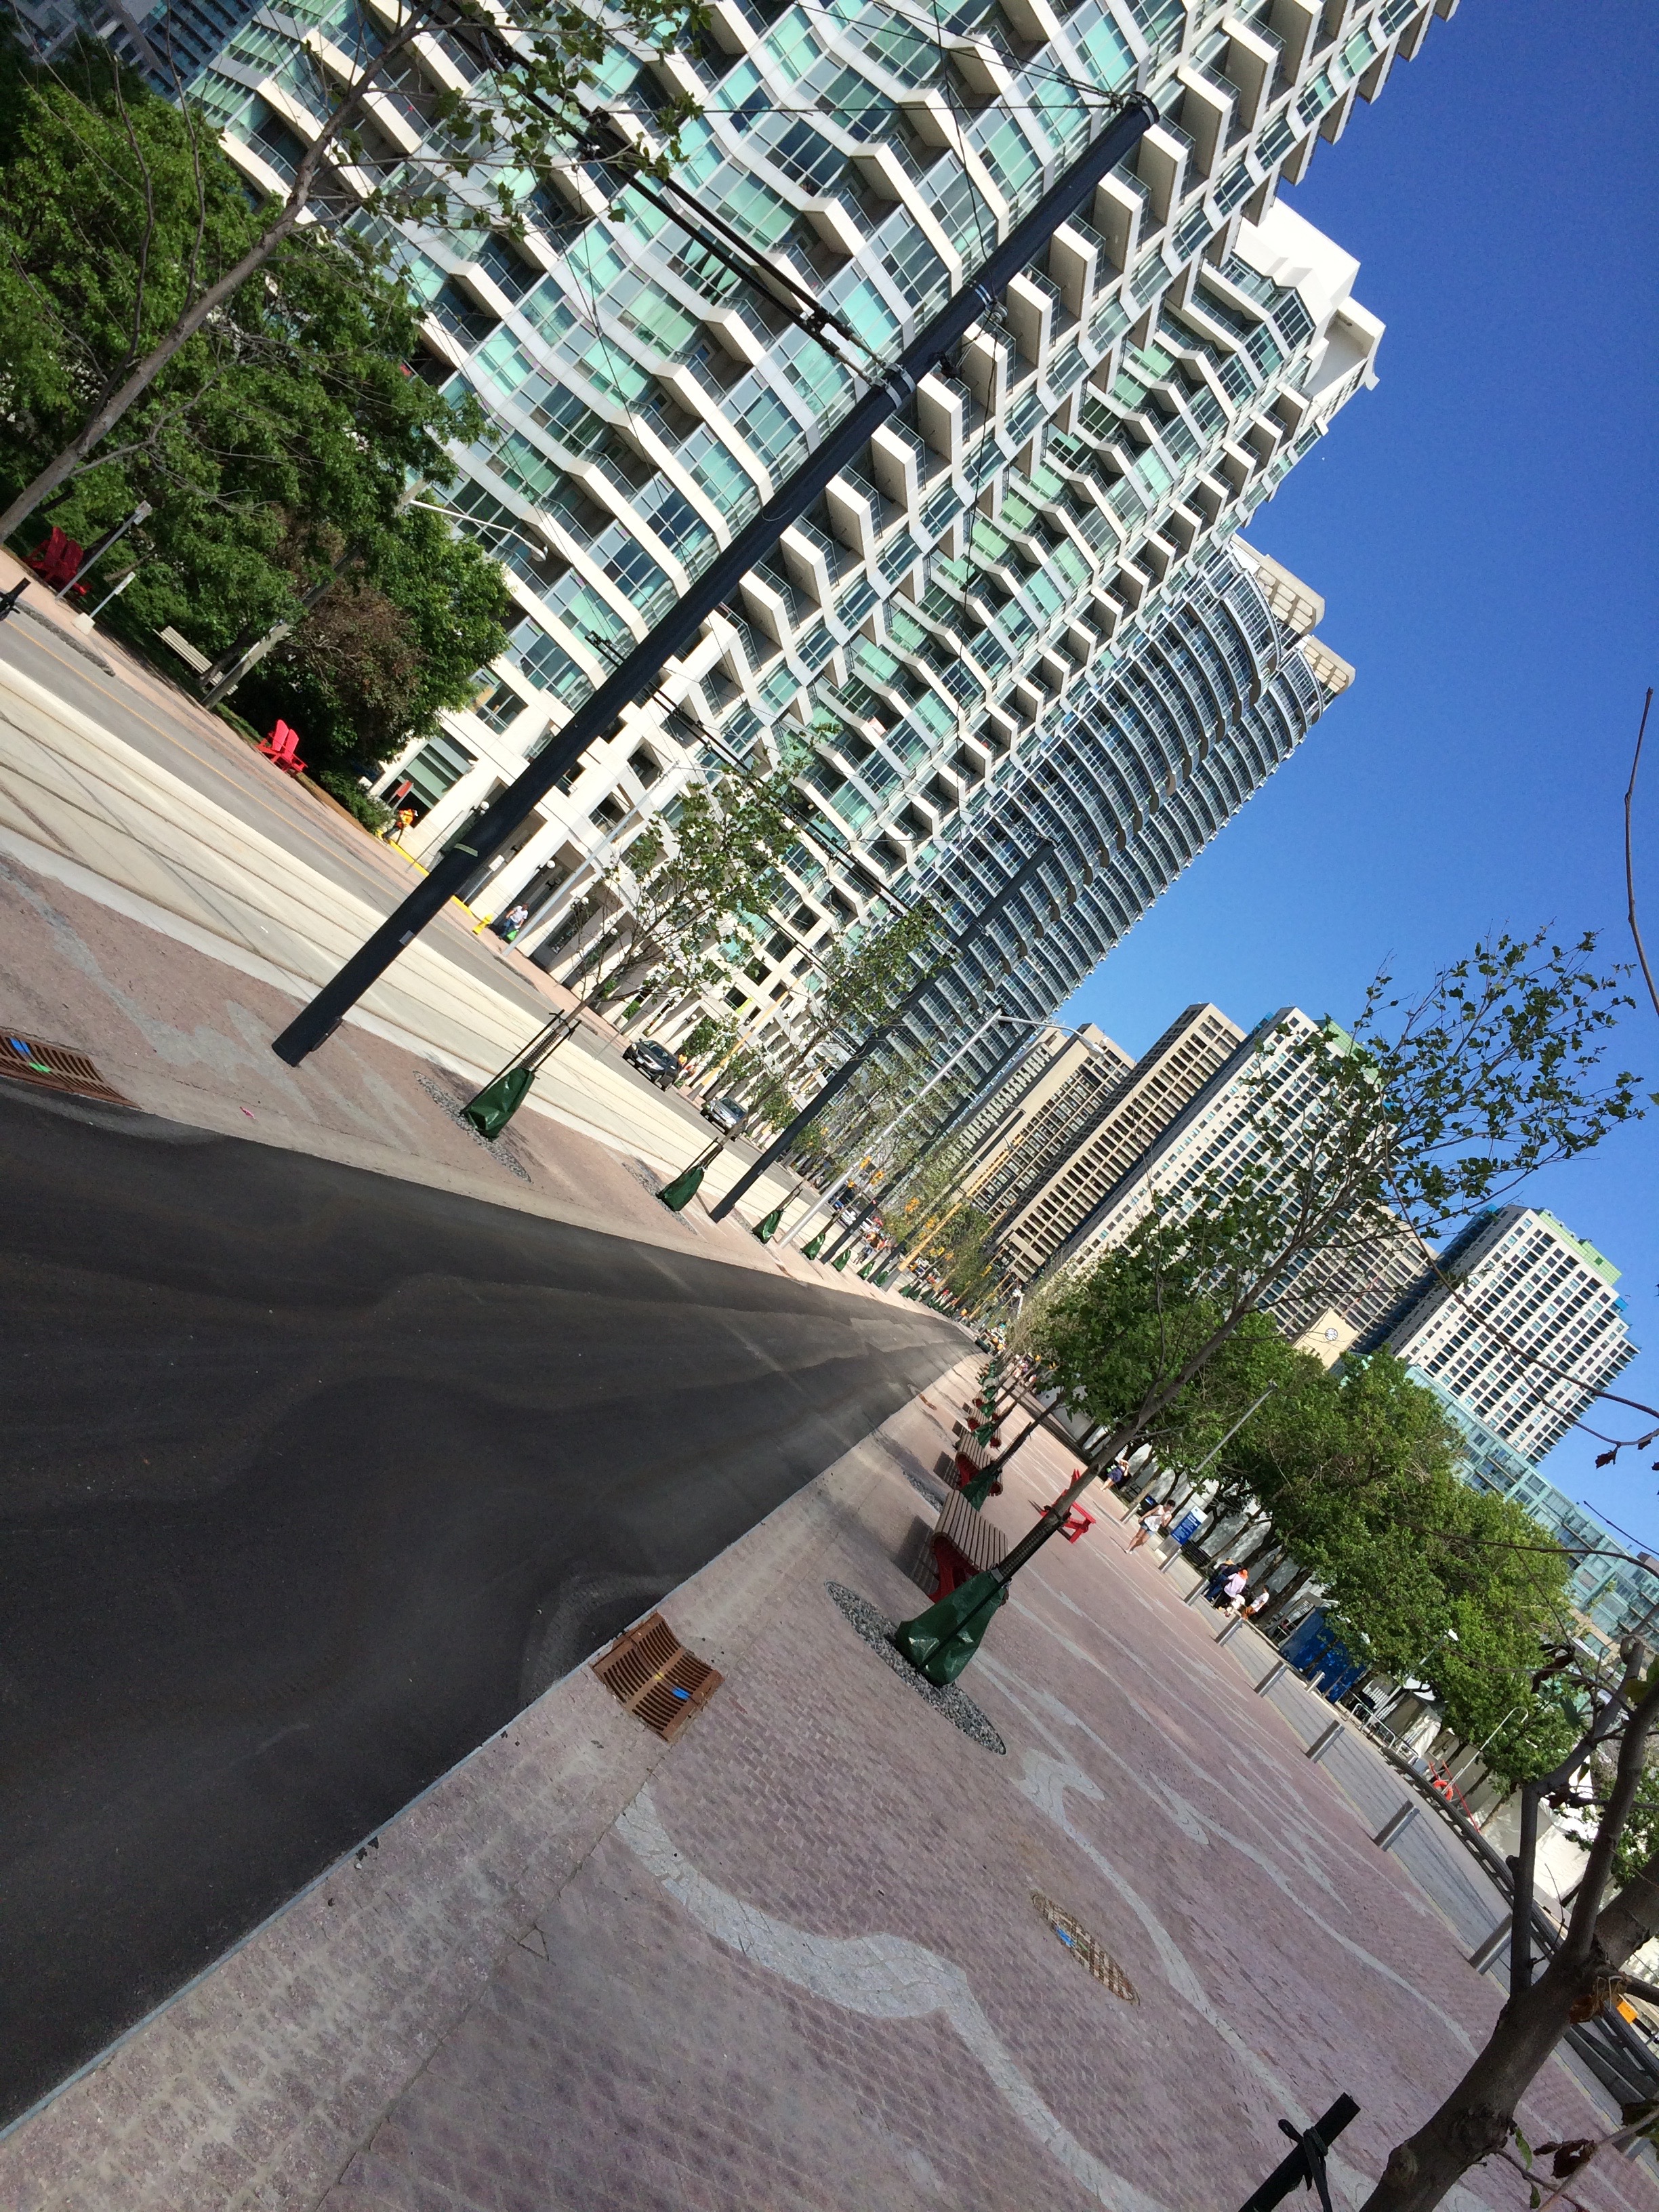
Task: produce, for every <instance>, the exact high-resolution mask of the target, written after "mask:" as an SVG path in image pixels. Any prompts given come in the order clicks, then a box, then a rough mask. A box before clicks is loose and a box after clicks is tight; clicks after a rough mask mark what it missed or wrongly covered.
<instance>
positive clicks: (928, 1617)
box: [889, 1574, 1008, 1689]
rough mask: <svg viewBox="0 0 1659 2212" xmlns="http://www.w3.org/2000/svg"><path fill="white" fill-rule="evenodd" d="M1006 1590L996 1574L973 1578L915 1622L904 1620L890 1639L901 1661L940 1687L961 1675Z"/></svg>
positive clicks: (919, 1614)
mask: <svg viewBox="0 0 1659 2212" xmlns="http://www.w3.org/2000/svg"><path fill="white" fill-rule="evenodd" d="M1007 1595H1008V1593H1007V1589H1006V1586H1005V1585H1004V1583H1002V1581H1001V1580H1000V1577H998V1576H996V1575H994V1574H984V1575H975V1576H973V1577H970V1578H969V1580H968V1581H967V1582H965V1583H962V1584H961V1586H960V1587H959V1588H958V1589H953V1590H952V1591H951V1594H950V1595H949V1596H948V1597H942V1598H940V1600H939V1602H938V1604H937V1605H930V1606H929V1607H928V1608H927V1612H926V1613H918V1614H917V1615H916V1617H915V1620H902V1621H901V1622H900V1623H899V1625H898V1626H897V1627H896V1629H895V1630H894V1631H893V1633H892V1636H891V1638H890V1639H889V1640H890V1643H891V1644H892V1646H893V1649H894V1650H896V1652H897V1653H898V1655H899V1656H900V1657H901V1658H902V1659H908V1661H909V1662H910V1664H911V1666H913V1667H914V1668H915V1670H916V1672H917V1674H923V1675H926V1677H927V1680H929V1681H930V1682H933V1683H934V1684H936V1685H937V1686H938V1687H939V1688H940V1689H943V1688H944V1687H945V1685H946V1683H948V1682H954V1681H955V1680H956V1679H957V1675H958V1674H961V1672H962V1670H963V1668H964V1667H965V1666H966V1665H967V1664H968V1662H969V1660H970V1659H971V1658H972V1657H973V1656H974V1654H975V1652H976V1651H977V1650H979V1647H980V1645H981V1644H982V1643H983V1642H984V1640H985V1632H986V1630H987V1628H988V1627H989V1626H990V1625H991V1621H992V1619H993V1617H994V1614H995V1613H996V1609H997V1607H999V1606H1000V1605H1002V1604H1004V1603H1005V1602H1006V1599H1007Z"/></svg>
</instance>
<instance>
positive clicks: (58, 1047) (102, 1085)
mask: <svg viewBox="0 0 1659 2212" xmlns="http://www.w3.org/2000/svg"><path fill="white" fill-rule="evenodd" d="M0 1075H11V1076H15V1077H16V1078H17V1079H18V1080H19V1081H20V1082H22V1083H32V1084H33V1085H34V1086H35V1088H36V1090H37V1091H73V1092H74V1093H75V1095H76V1097H79V1098H106V1099H107V1100H108V1101H109V1103H110V1104H111V1105H112V1106H130V1105H131V1103H132V1102H131V1099H130V1098H124V1097H122V1096H121V1094H120V1092H119V1091H112V1089H111V1088H110V1086H109V1085H108V1084H107V1083H106V1082H105V1080H104V1079H103V1077H102V1076H101V1075H100V1073H98V1070H97V1069H96V1068H95V1067H94V1066H93V1064H92V1062H91V1061H90V1060H88V1058H87V1056H86V1054H85V1053H83V1052H75V1051H73V1050H71V1048H70V1047H69V1046H68V1045H66V1044H42V1043H41V1042H40V1040H39V1039H38V1038H35V1037H25V1036H14V1035H13V1033H12V1032H11V1030H0Z"/></svg>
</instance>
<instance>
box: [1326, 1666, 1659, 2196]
mask: <svg viewBox="0 0 1659 2212" xmlns="http://www.w3.org/2000/svg"><path fill="white" fill-rule="evenodd" d="M1644 1702H1645V1701H1644ZM1638 1717H1640V1716H1638ZM1641 1733H1642V1735H1645V1733H1646V1729H1645V1727H1644V1728H1643V1729H1642V1731H1641ZM1640 1748H1641V1747H1640V1741H1639V1739H1638V1743H1637V1745H1636V1747H1635V1754H1636V1755H1635V1757H1634V1759H1628V1760H1627V1759H1626V1756H1625V1755H1624V1754H1622V1753H1621V1758H1620V1785H1621V1787H1622V1786H1623V1785H1624V1784H1625V1783H1626V1780H1627V1779H1628V1781H1629V1782H1630V1784H1631V1785H1632V1789H1633V1783H1634V1776H1635V1773H1636V1771H1639V1766H1640ZM1626 1765H1629V1766H1630V1769H1631V1772H1630V1775H1629V1776H1628V1777H1626V1771H1625V1770H1626ZM1628 1812H1629V1807H1628V1803H1626V1805H1625V1806H1624V1807H1623V1808H1622V1810H1621V1811H1619V1812H1615V1811H1614V1808H1613V1807H1609V1814H1613V1820H1612V1822H1611V1825H1612V1826H1613V1835H1612V1836H1611V1837H1609V1836H1608V1835H1607V1833H1606V1830H1607V1826H1608V1825H1609V1818H1608V1815H1607V1814H1604V1815H1603V1832H1602V1833H1600V1834H1598V1836H1597V1838H1596V1841H1595V1844H1593V1845H1592V1846H1591V1859H1590V1863H1589V1866H1587V1867H1586V1869H1585V1880H1586V1881H1587V1882H1589V1881H1591V1880H1592V1879H1593V1880H1594V1881H1595V1885H1596V1887H1598V1888H1599V1887H1600V1884H1601V1881H1602V1879H1603V1878H1604V1877H1605V1874H1606V1869H1607V1865H1608V1864H1609V1863H1611V1858H1612V1844H1613V1842H1614V1841H1616V1839H1617V1835H1618V1833H1619V1832H1620V1831H1621V1830H1622V1829H1623V1826H1624V1824H1625V1820H1626V1818H1627V1817H1628ZM1589 1909H1590V1905H1589V1900H1587V1899H1586V1898H1585V1897H1584V1896H1583V1894H1581V1896H1580V1898H1579V1900H1578V1905H1577V1908H1576V1909H1575V1911H1574V1914H1573V1918H1572V1922H1571V1925H1570V1927H1569V1929H1568V1940H1567V1942H1566V1943H1565V1945H1564V1946H1563V1948H1561V1950H1559V1952H1558V1953H1557V1954H1556V1955H1555V1957H1554V1958H1553V1960H1551V1962H1550V1964H1549V1966H1548V1967H1547V1969H1546V1970H1545V1972H1543V1973H1542V1974H1541V1976H1540V1977H1539V1978H1538V1979H1537V1981H1535V1982H1534V1984H1532V1986H1531V1987H1530V1988H1529V1989H1525V1990H1520V1991H1519V1992H1518V1993H1516V1994H1514V1995H1512V1996H1510V2000H1509V2002H1508V2003H1507V2004H1505V2006H1504V2009H1503V2010H1502V2012H1500V2013H1499V2014H1498V2018H1497V2020H1496V2021H1495V2022H1494V2023H1493V2026H1492V2033H1491V2034H1490V2035H1489V2036H1488V2037H1487V2039H1486V2047H1485V2049H1484V2050H1482V2051H1479V2052H1478V2053H1477V2054H1476V2056H1475V2058H1474V2063H1473V2064H1472V2065H1471V2066H1470V2067H1469V2069H1468V2072H1467V2073H1466V2074H1465V2075H1464V2076H1463V2078H1462V2081H1460V2082H1459V2083H1458V2084H1457V2087H1455V2089H1454V2090H1453V2091H1452V2093H1451V2094H1450V2096H1449V2097H1448V2098H1447V2099H1446V2100H1445V2102H1444V2104H1443V2105H1442V2106H1441V2107H1440V2109H1439V2111H1438V2112H1436V2113H1435V2114H1434V2116H1433V2118H1431V2119H1430V2120H1429V2121H1428V2122H1427V2123H1426V2124H1425V2125H1424V2126H1423V2127H1421V2128H1419V2130H1418V2131H1417V2133H1416V2134H1415V2135H1414V2136H1411V2137H1409V2138H1408V2140H1407V2142H1403V2143H1401V2144H1399V2145H1398V2146H1397V2147H1396V2148H1395V2150H1394V2151H1393V2152H1392V2154H1390V2156H1389V2162H1388V2164H1387V2166H1385V2167H1384V2168H1383V2175H1382V2179H1380V2180H1379V2181H1378V2183H1377V2185H1376V2188H1375V2189H1373V2190H1372V2191H1371V2193H1370V2196H1369V2197H1367V2198H1366V2199H1365V2202H1364V2204H1363V2205H1362V2206H1361V2208H1360V2212H1433V2208H1434V2207H1435V2206H1436V2205H1437V2204H1439V2203H1441V2202H1442V2201H1443V2198H1444V2197H1445V2195H1446V2192H1447V2191H1448V2190H1449V2189H1451V2188H1453V2187H1454V2186H1455V2185H1456V2183H1457V2182H1458V2181H1459V2180H1460V2179H1462V2176H1463V2175H1464V2174H1465V2173H1466V2172H1468V2169H1469V2167H1470V2166H1475V2165H1478V2164H1479V2163H1480V2160H1482V2159H1483V2158H1490V2157H1491V2156H1492V2153H1493V2152H1494V2151H1495V2150H1498V2148H1500V2147H1501V2146H1502V2145H1503V2144H1504V2142H1507V2141H1508V2139H1509V2135H1510V2130H1511V2128H1512V2127H1513V2126H1514V2124H1515V2111H1516V2106H1517V2105H1518V2104H1519V2103H1520V2101H1521V2100H1522V2097H1524V2096H1525V2094H1526V2093H1527V2091H1528V2089H1529V2088H1530V2087H1532V2084H1533V2082H1534V2080H1535V2079H1536V2078H1537V2075H1538V2074H1539V2072H1540V2069H1541V2068H1542V2066H1543V2065H1544V2063H1545V2061H1546V2060H1547V2058H1548V2057H1549V2056H1550V2054H1551V2052H1552V2051H1553V2050H1554V2049H1555V2047H1556V2045H1557V2044H1559V2042H1560V2040H1561V2038H1562V2037H1563V2035H1564V2034H1565V2033H1566V2031H1567V2028H1568V2027H1569V2026H1570V2024H1571V2019H1572V2016H1573V2012H1574V2008H1575V2007H1578V2008H1579V2012H1578V2016H1579V2018H1580V2019H1586V2018H1588V2017H1589V2015H1590V2011H1591V2009H1592V2008H1594V2007H1595V2003H1596V2002H1597V2001H1600V2002H1601V2003H1602V2004H1605V2003H1607V2002H1608V2001H1609V2000H1610V1998H1611V1996H1612V1995H1613V1992H1612V1990H1610V1988H1609V1986H1608V1978H1609V1977H1610V1976H1612V1975H1614V1974H1616V1973H1617V1972H1619V1970H1620V1967H1622V1966H1623V1965H1624V1964H1625V1961H1626V1960H1627V1959H1628V1958H1629V1957H1630V1955H1631V1954H1632V1952H1633V1951H1638V1950H1640V1948H1641V1947H1642V1945H1643V1944H1644V1943H1645V1942H1647V1941H1648V1939H1649V1938H1650V1936H1654V1935H1659V1856H1656V1857H1653V1858H1650V1860H1649V1861H1648V1863H1647V1864H1646V1865H1645V1866H1644V1867H1643V1868H1642V1869H1640V1870H1639V1871H1638V1873H1636V1874H1634V1875H1632V1877H1631V1879H1630V1880H1629V1881H1627V1882H1626V1884H1625V1887H1623V1889H1621V1890H1620V1893H1619V1894H1618V1895H1617V1896H1616V1897H1615V1898H1613V1899H1612V1901H1611V1902H1610V1903H1609V1904H1607V1905H1604V1906H1603V1907H1602V1909H1601V1911H1600V1912H1599V1913H1598V1914H1597V1915H1596V1917H1595V1920H1594V1921H1593V1922H1590V1923H1588V1924H1585V1923H1583V1915H1584V1914H1585V1913H1586V1912H1587V1911H1589ZM1575 1939H1577V1955H1575V1950H1574V1945H1575Z"/></svg>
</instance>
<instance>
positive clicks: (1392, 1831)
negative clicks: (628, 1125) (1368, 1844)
mask: <svg viewBox="0 0 1659 2212" xmlns="http://www.w3.org/2000/svg"><path fill="white" fill-rule="evenodd" d="M1422 1809H1423V1808H1422V1807H1421V1806H1420V1805H1414V1804H1413V1805H1402V1806H1401V1808H1400V1810H1399V1811H1398V1812H1397V1813H1390V1814H1389V1817H1388V1819H1387V1820H1384V1822H1383V1825H1382V1826H1381V1827H1380V1828H1379V1829H1378V1830H1377V1832H1376V1834H1375V1835H1374V1836H1373V1837H1372V1838H1371V1841H1372V1842H1373V1843H1374V1844H1376V1848H1377V1849H1378V1850H1380V1851H1386V1850H1388V1848H1389V1844H1392V1843H1393V1842H1394V1840H1395V1837H1396V1836H1403V1835H1404V1834H1405V1832H1406V1831H1407V1828H1409V1827H1410V1826H1411V1824H1412V1822H1413V1820H1415V1819H1416V1818H1417V1816H1418V1814H1419V1812H1421V1810H1422Z"/></svg>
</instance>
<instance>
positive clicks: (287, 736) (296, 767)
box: [259, 722, 306, 775]
mask: <svg viewBox="0 0 1659 2212" xmlns="http://www.w3.org/2000/svg"><path fill="white" fill-rule="evenodd" d="M299 748H300V732H298V731H297V730H295V729H292V728H290V727H289V724H288V723H286V722H278V723H277V725H276V728H275V729H274V730H273V731H272V732H271V733H270V736H269V737H268V738H264V739H263V740H262V741H261V743H260V746H259V750H260V751H261V752H262V753H263V754H264V757H265V758H266V759H267V760H268V761H270V762H271V763H274V765H275V766H276V767H277V768H281V769H287V770H288V773H289V775H304V774H305V766H306V764H305V763H304V762H303V761H302V760H301V758H300V750H299Z"/></svg>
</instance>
